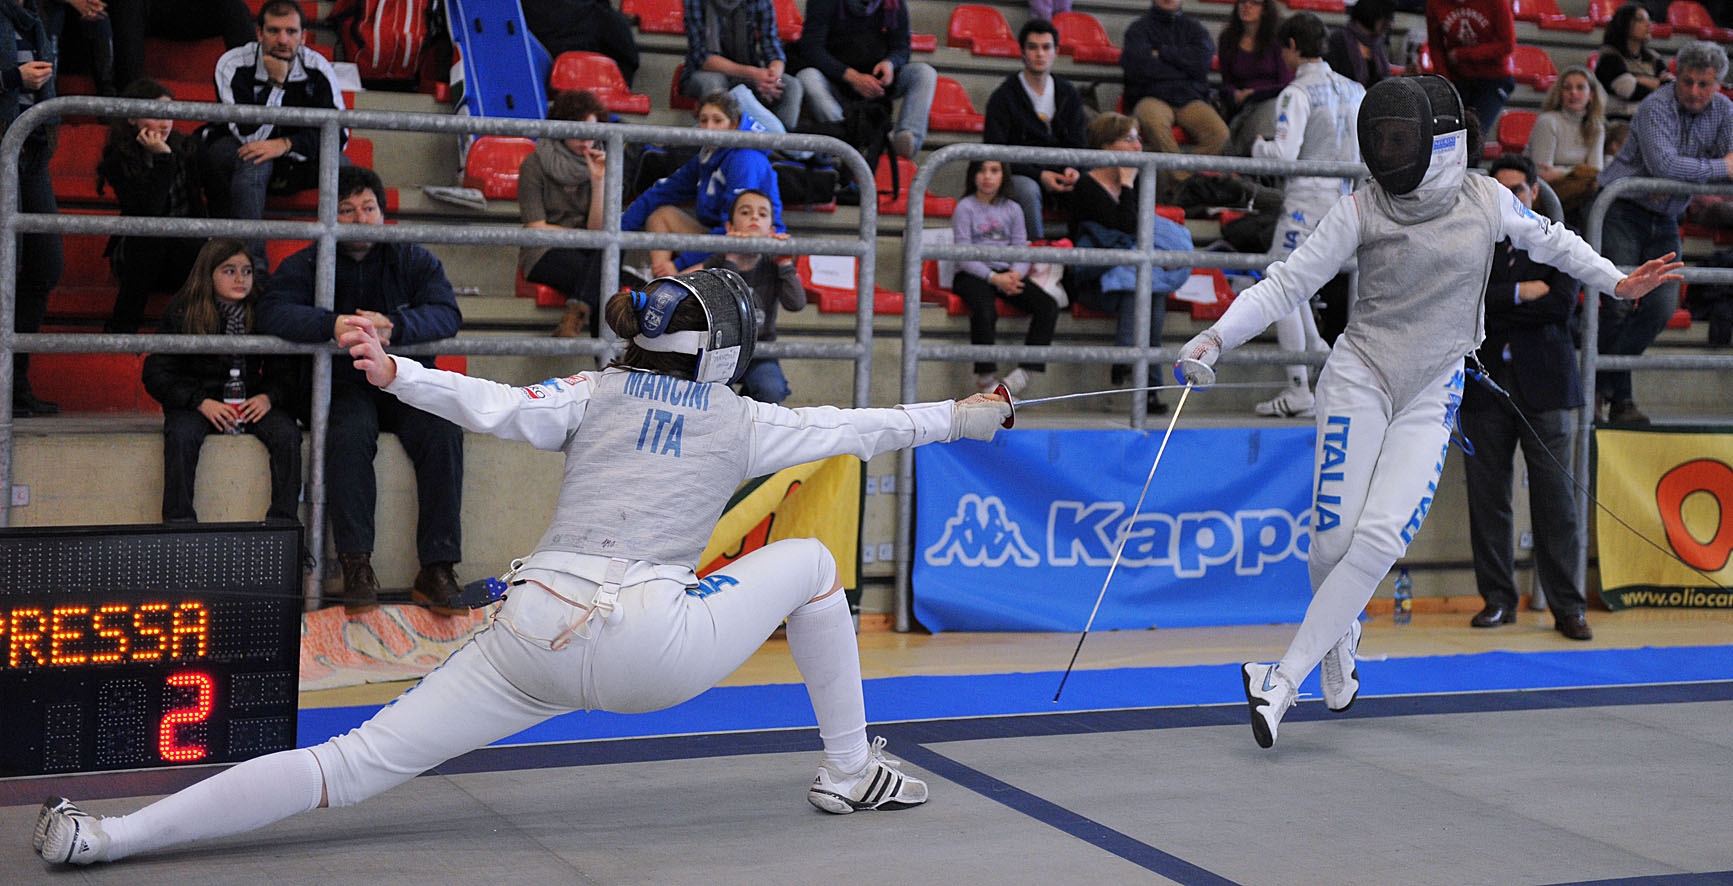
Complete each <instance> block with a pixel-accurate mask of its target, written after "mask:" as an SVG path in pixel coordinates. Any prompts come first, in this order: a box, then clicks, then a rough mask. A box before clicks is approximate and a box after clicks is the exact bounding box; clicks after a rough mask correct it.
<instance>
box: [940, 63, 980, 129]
mask: <svg viewBox="0 0 1733 886" xmlns="http://www.w3.org/2000/svg"><path fill="white" fill-rule="evenodd" d="M928 125H930V126H931V127H932V128H933V129H937V130H939V131H941V132H980V131H981V130H983V129H985V128H987V118H986V117H985V116H982V115H981V114H977V113H975V105H974V103H973V102H971V101H969V92H968V90H966V89H964V88H963V84H961V83H958V82H957V81H955V80H953V79H951V78H950V77H946V76H943V75H940V77H939V79H938V83H937V85H936V86H935V87H934V88H933V108H932V111H931V113H930V116H929V118H928Z"/></svg>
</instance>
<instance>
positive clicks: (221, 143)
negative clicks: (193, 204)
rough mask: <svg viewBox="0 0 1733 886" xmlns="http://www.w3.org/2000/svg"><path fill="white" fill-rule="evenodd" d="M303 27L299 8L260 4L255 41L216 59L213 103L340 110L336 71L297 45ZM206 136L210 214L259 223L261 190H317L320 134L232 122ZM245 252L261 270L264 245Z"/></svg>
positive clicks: (280, 2)
mask: <svg viewBox="0 0 1733 886" xmlns="http://www.w3.org/2000/svg"><path fill="white" fill-rule="evenodd" d="M305 26H306V22H305V21H304V20H302V18H301V4H299V3H297V2H295V0H266V2H265V4H264V5H263V6H261V7H260V8H259V19H258V27H257V29H256V30H257V36H258V40H257V41H256V42H253V43H248V44H246V45H245V46H238V47H236V48H234V49H231V50H229V51H228V52H225V53H223V56H222V58H220V59H218V60H217V71H216V80H217V97H218V99H220V100H221V101H222V102H223V103H224V104H229V105H268V106H271V107H285V108H333V109H336V110H339V111H340V110H343V95H342V93H341V92H339V91H338V90H337V72H336V69H334V68H332V67H331V63H330V62H328V61H326V60H325V57H324V56H322V55H320V54H319V53H317V52H314V51H313V50H311V49H308V48H306V46H304V45H303V42H302V41H303V40H304V39H305V37H306V32H305V31H304V30H303V29H304V28H305ZM212 129H214V131H215V133H217V135H216V137H215V138H214V139H212V140H211V141H210V145H209V152H210V153H209V163H210V169H209V173H210V182H209V184H208V185H207V193H209V194H210V195H211V201H212V203H213V204H214V205H213V207H212V208H213V210H214V214H218V215H223V216H226V217H228V218H242V219H256V218H263V217H264V215H265V193H266V191H267V190H270V191H271V192H273V193H293V192H295V191H304V190H307V189H308V188H311V187H314V186H316V185H317V184H318V173H319V129H318V127H306V126H296V127H289V126H281V127H280V126H277V125H275V124H272V123H260V124H257V125H254V124H248V123H230V124H228V125H227V126H220V125H213V127H212ZM344 135H345V137H347V133H346V132H345V133H344ZM345 162H346V161H345ZM248 246H249V248H251V249H252V250H253V260H254V261H255V262H257V263H259V264H261V265H262V264H263V262H264V260H265V242H264V241H263V240H253V241H251V242H250V243H249V244H248Z"/></svg>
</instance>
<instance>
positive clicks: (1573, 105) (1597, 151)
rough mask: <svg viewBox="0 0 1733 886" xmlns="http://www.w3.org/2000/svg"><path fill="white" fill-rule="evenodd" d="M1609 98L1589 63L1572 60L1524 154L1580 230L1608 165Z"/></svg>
mask: <svg viewBox="0 0 1733 886" xmlns="http://www.w3.org/2000/svg"><path fill="white" fill-rule="evenodd" d="M1605 107H1606V101H1605V99H1604V98H1603V97H1602V95H1601V84H1600V83H1598V82H1596V80H1595V77H1594V74H1592V73H1590V71H1589V69H1588V68H1585V67H1582V66H1580V65H1572V66H1570V67H1568V68H1565V70H1564V73H1562V74H1560V75H1559V77H1558V79H1557V80H1555V81H1553V84H1552V88H1551V89H1549V90H1547V93H1546V100H1545V101H1544V102H1542V103H1541V112H1540V116H1538V117H1536V118H1535V121H1534V129H1533V131H1532V132H1530V133H1529V137H1528V146H1527V147H1526V148H1524V149H1523V154H1524V155H1525V156H1527V157H1528V158H1529V159H1530V160H1533V161H1534V165H1535V169H1536V171H1537V173H1538V174H1539V175H1540V177H1541V178H1542V179H1543V180H1545V181H1546V183H1547V184H1548V185H1550V186H1552V189H1553V191H1555V192H1557V194H1558V198H1559V204H1560V205H1562V206H1563V207H1564V212H1565V220H1566V221H1567V222H1570V223H1571V227H1572V228H1574V229H1577V230H1581V229H1582V224H1581V222H1582V213H1583V212H1584V211H1585V210H1587V209H1588V206H1589V203H1590V202H1591V201H1593V200H1594V198H1595V193H1596V191H1597V188H1598V186H1597V185H1596V183H1595V179H1596V177H1598V176H1599V175H1600V173H1601V167H1602V166H1603V165H1605V161H1604V160H1603V156H1604V153H1605V150H1606V137H1607V123H1606V116H1605Z"/></svg>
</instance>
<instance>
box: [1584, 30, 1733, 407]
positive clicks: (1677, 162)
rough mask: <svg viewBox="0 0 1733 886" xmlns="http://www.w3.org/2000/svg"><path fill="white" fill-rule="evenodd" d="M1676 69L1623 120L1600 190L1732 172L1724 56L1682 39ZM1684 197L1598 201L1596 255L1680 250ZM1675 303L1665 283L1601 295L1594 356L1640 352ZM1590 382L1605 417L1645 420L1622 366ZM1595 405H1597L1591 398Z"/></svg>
mask: <svg viewBox="0 0 1733 886" xmlns="http://www.w3.org/2000/svg"><path fill="white" fill-rule="evenodd" d="M1678 63H1679V76H1678V79H1677V80H1675V81H1673V82H1671V83H1664V84H1662V85H1661V88H1659V89H1657V90H1655V91H1654V92H1652V93H1650V94H1649V97H1648V98H1645V99H1643V102H1642V104H1641V105H1639V106H1638V107H1637V115H1636V117H1634V118H1632V120H1631V136H1630V138H1629V139H1628V140H1626V142H1625V146H1624V147H1623V148H1621V149H1620V150H1619V154H1618V156H1617V157H1614V158H1613V161H1612V162H1611V163H1609V164H1607V168H1606V169H1604V170H1602V172H1601V178H1600V182H1601V187H1603V188H1604V187H1606V186H1607V185H1610V184H1612V183H1613V182H1616V181H1618V180H1619V179H1623V178H1632V177H1638V178H1670V179H1675V180H1677V181H1688V182H1710V181H1726V180H1728V179H1729V178H1733V101H1730V100H1729V99H1728V98H1727V97H1726V96H1724V95H1722V94H1721V92H1720V86H1721V78H1723V77H1725V76H1727V53H1726V51H1725V50H1723V49H1722V48H1721V47H1720V46H1719V45H1717V44H1714V43H1710V42H1708V41H1706V40H1697V41H1693V42H1691V43H1687V44H1685V46H1684V47H1683V48H1681V49H1680V50H1679V55H1678ZM1690 202H1691V197H1690V195H1688V194H1678V195H1669V194H1646V193H1643V192H1641V191H1637V192H1632V193H1630V194H1628V195H1625V196H1621V197H1620V198H1619V199H1617V200H1614V201H1613V204H1612V206H1610V207H1608V208H1607V213H1606V222H1605V228H1604V229H1603V236H1602V238H1601V254H1603V255H1605V256H1606V257H1607V259H1608V260H1610V261H1612V263H1613V264H1616V265H1619V266H1620V267H1630V266H1632V265H1638V264H1641V263H1642V262H1643V261H1645V260H1646V259H1648V258H1655V257H1658V256H1663V255H1675V254H1677V253H1678V252H1679V216H1680V215H1682V214H1684V212H1685V206H1686V204H1688V203H1690ZM1678 307H1679V286H1678V284H1677V283H1664V284H1662V285H1661V286H1660V287H1658V288H1657V289H1656V290H1655V291H1654V292H1651V293H1650V294H1649V296H1648V297H1647V298H1644V299H1643V300H1642V301H1640V302H1626V301H1620V300H1618V299H1614V298H1612V297H1610V296H1605V295H1603V296H1602V297H1601V315H1600V320H1601V323H1600V342H1599V347H1600V353H1602V354H1605V355H1616V354H1618V355H1631V354H1641V353H1643V351H1644V350H1646V349H1647V348H1648V347H1649V344H1650V343H1651V342H1653V341H1654V340H1655V337H1656V336H1658V335H1660V334H1661V330H1662V329H1665V328H1666V326H1667V321H1668V320H1671V319H1672V318H1673V312H1674V311H1675V310H1676V309H1677V308H1678ZM1595 387H1596V390H1597V391H1599V393H1600V396H1601V398H1602V399H1603V400H1605V401H1606V403H1607V420H1609V421H1612V422H1629V423H1636V424H1648V422H1649V417H1648V416H1646V415H1644V414H1643V413H1642V411H1641V410H1639V409H1638V408H1637V405H1636V403H1635V402H1634V401H1633V397H1632V391H1631V373H1630V371H1629V370H1621V371H1610V370H1602V371H1601V372H1600V373H1599V374H1598V375H1597V376H1596V378H1595ZM1597 411H1598V404H1597Z"/></svg>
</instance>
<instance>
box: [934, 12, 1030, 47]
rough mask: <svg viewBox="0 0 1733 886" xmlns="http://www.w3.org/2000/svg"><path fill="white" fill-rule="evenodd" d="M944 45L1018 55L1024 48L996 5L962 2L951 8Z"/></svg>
mask: <svg viewBox="0 0 1733 886" xmlns="http://www.w3.org/2000/svg"><path fill="white" fill-rule="evenodd" d="M945 45H946V46H951V47H956V48H958V49H967V50H969V52H971V53H973V54H975V55H991V56H1000V57H1004V58H1017V57H1019V56H1021V55H1022V54H1023V51H1022V49H1021V48H1020V47H1018V45H1017V37H1016V35H1015V34H1013V33H1011V26H1010V25H1009V24H1006V22H1005V14H1004V13H1002V12H1000V11H999V10H998V8H997V7H993V6H981V5H978V4H975V3H964V4H961V5H959V6H957V7H956V8H955V9H952V10H951V27H950V29H949V31H948V32H947V33H946V36H945Z"/></svg>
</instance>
